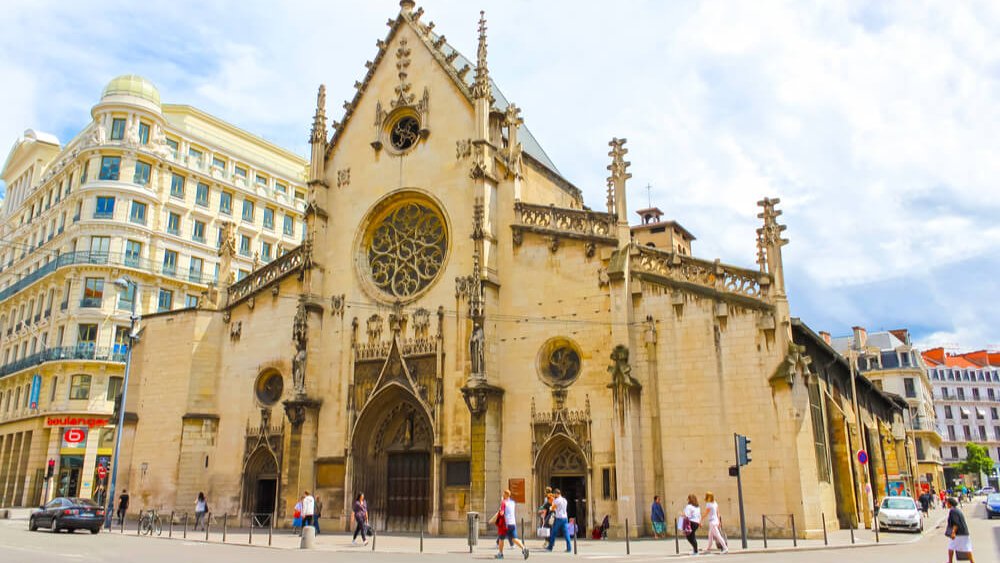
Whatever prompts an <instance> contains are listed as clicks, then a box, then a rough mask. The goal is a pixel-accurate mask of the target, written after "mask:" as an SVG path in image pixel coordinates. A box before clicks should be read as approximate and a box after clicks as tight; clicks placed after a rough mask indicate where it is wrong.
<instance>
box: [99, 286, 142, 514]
mask: <svg viewBox="0 0 1000 563" xmlns="http://www.w3.org/2000/svg"><path fill="white" fill-rule="evenodd" d="M116 283H119V284H122V283H124V284H125V291H129V290H131V292H132V309H131V311H130V313H129V331H128V350H126V351H125V379H124V380H123V381H122V400H121V405H120V406H119V407H118V420H116V421H115V453H114V457H113V459H112V461H111V486H110V487H108V507H107V509H106V510H105V511H104V526H105V527H106V528H107V529H108V530H110V529H111V513H112V512H114V509H115V485H116V484H117V483H118V455H119V454H121V450H122V428H123V427H124V426H125V405H126V404H127V403H126V402H125V398H126V396H127V395H128V376H129V371H130V370H131V368H132V348H134V347H135V322H136V320H138V319H137V318H136V316H135V302H136V300H138V298H139V295H138V293H139V286H138V285H137V284H136V283H135V282H134V281H132V280H129V279H126V278H122V279H119V280H118V282H116Z"/></svg>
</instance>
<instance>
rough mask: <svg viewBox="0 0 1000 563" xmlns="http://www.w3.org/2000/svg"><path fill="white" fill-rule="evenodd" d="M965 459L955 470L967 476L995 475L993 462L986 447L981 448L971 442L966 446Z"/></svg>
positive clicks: (956, 465)
mask: <svg viewBox="0 0 1000 563" xmlns="http://www.w3.org/2000/svg"><path fill="white" fill-rule="evenodd" d="M965 452H966V453H965V459H964V460H963V461H961V462H959V463H957V464H955V468H956V469H958V470H959V471H961V472H962V473H965V474H972V475H979V474H980V473H986V474H987V475H989V474H990V473H993V460H992V459H990V455H989V452H987V450H986V446H980V445H979V444H974V443H972V442H969V443H968V444H966V445H965Z"/></svg>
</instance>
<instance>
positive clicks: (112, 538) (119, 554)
mask: <svg viewBox="0 0 1000 563" xmlns="http://www.w3.org/2000/svg"><path fill="white" fill-rule="evenodd" d="M966 507H967V510H966V514H967V518H968V521H969V526H970V530H971V533H972V538H973V544H974V548H975V555H976V561H978V562H979V563H1000V520H992V521H987V520H986V519H985V517H984V514H985V512H984V509H983V507H982V505H966ZM343 543H344V544H345V548H347V547H346V546H347V545H349V541H348V540H347V539H346V538H345V539H344V542H343ZM946 545H947V540H946V538H945V537H944V536H943V534H942V530H940V529H938V530H933V531H930V532H929V533H927V534H926V535H924V536H923V537H919V536H914V539H913V541H912V542H910V543H905V544H896V545H882V546H875V547H863V548H852V549H830V550H815V551H796V552H775V551H772V552H768V553H735V552H734V553H731V554H729V555H726V556H722V555H711V556H707V557H706V556H700V557H698V558H692V557H690V556H688V557H677V556H674V555H663V556H654V555H636V556H631V557H625V556H609V555H600V556H586V555H580V556H577V557H575V558H576V559H580V560H588V559H600V560H602V561H621V562H623V563H624V562H626V561H628V562H634V563H639V562H650V561H667V560H674V559H683V560H691V559H706V558H707V559H711V560H714V559H719V558H723V557H724V558H726V559H733V560H735V561H738V562H741V563H743V562H746V563H751V562H764V561H767V562H769V563H770V562H779V563H783V562H809V563H841V562H844V561H850V562H851V563H894V562H905V563H919V562H924V561H928V562H935V563H940V562H942V561H946V559H947V553H946ZM347 549H349V548H347ZM515 555H518V554H516V552H515V553H510V554H509V555H508V559H512V560H514V561H519V560H520V558H519V557H515ZM571 558H574V557H573V556H572V555H567V554H563V553H546V552H542V551H533V552H532V555H531V558H530V561H554V560H557V559H559V560H565V559H571ZM486 559H492V552H491V551H490V550H488V549H482V550H479V551H477V552H476V553H475V554H473V555H469V554H467V553H450V554H435V555H421V554H418V553H413V554H406V553H379V552H377V551H376V552H374V553H373V552H371V551H368V550H366V549H357V550H351V551H349V552H345V551H298V550H287V549H271V548H267V547H259V546H258V547H249V546H245V545H237V544H227V545H221V544H218V543H204V542H198V541H185V540H178V539H173V540H170V539H166V538H160V539H153V538H140V537H136V536H133V535H130V534H126V535H119V534H114V533H112V534H105V533H101V534H99V535H96V536H93V535H91V534H90V533H88V532H83V531H80V532H76V533H73V534H68V533H65V532H64V533H60V534H52V533H49V532H29V531H28V530H27V526H26V523H25V522H24V521H0V562H3V563H8V562H10V563H21V562H24V563H66V562H73V563H91V562H93V563H119V562H121V563H126V562H128V563H135V562H143V563H161V562H162V563H168V562H169V563H175V562H178V561H180V562H183V563H194V562H201V561H206V562H212V563H229V562H233V563H258V562H259V563H273V562H275V561H296V562H299V561H301V562H320V561H322V562H330V561H338V560H350V561H352V562H355V561H359V562H366V561H370V562H387V563H388V562H393V563H395V562H407V561H413V562H422V563H427V562H430V561H469V560H486Z"/></svg>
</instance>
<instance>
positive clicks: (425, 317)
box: [413, 307, 431, 340]
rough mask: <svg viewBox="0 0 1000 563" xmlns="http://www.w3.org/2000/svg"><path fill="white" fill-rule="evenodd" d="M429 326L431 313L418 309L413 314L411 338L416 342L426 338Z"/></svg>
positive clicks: (421, 308)
mask: <svg viewBox="0 0 1000 563" xmlns="http://www.w3.org/2000/svg"><path fill="white" fill-rule="evenodd" d="M430 325H431V312H430V311H428V310H427V309H424V308H423V307H420V308H419V309H417V310H416V311H414V312H413V337H414V338H415V339H417V340H423V339H426V338H427V333H428V331H429V329H430Z"/></svg>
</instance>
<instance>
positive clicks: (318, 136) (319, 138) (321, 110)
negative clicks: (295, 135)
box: [309, 84, 326, 143]
mask: <svg viewBox="0 0 1000 563" xmlns="http://www.w3.org/2000/svg"><path fill="white" fill-rule="evenodd" d="M325 141H326V85H325V84H320V85H319V93H317V94H316V114H315V115H313V126H312V132H311V133H310V134H309V142H310V143H318V142H325Z"/></svg>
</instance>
